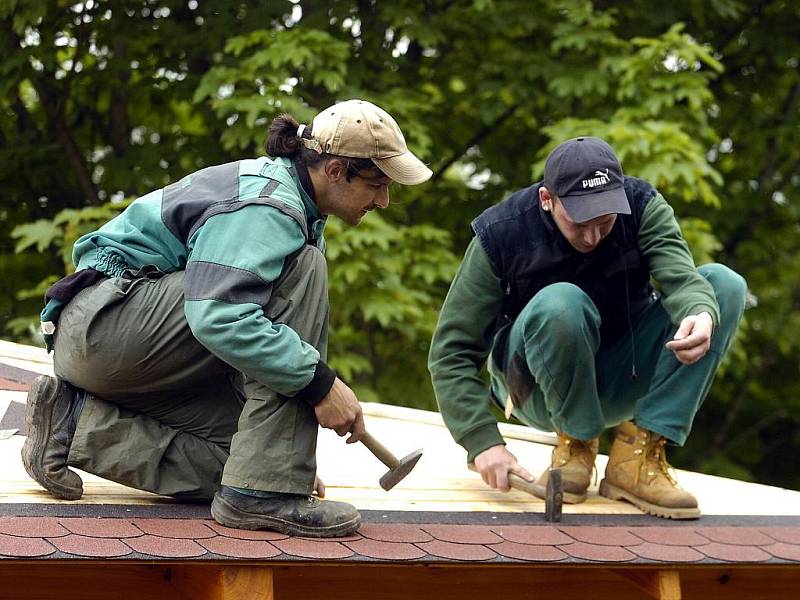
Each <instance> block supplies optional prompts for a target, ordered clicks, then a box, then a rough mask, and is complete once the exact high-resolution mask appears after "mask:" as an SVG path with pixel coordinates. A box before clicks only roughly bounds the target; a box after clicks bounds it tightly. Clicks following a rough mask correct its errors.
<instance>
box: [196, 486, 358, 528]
mask: <svg viewBox="0 0 800 600" xmlns="http://www.w3.org/2000/svg"><path fill="white" fill-rule="evenodd" d="M211 516H212V517H214V520H215V521H216V522H217V523H219V524H221V525H225V526H226V527H234V528H236V529H272V530H274V531H278V532H280V533H285V534H288V535H302V536H306V537H320V538H323V537H340V536H345V535H350V534H351V533H353V532H354V531H355V530H356V529H358V526H359V525H360V524H361V515H360V514H358V511H357V510H356V509H355V507H354V506H352V505H350V504H347V503H346V502H334V501H333V500H320V499H319V498H317V497H315V496H305V495H302V494H280V493H276V494H274V496H273V497H270V498H262V497H258V496H250V495H245V494H242V493H240V492H237V491H236V490H234V489H233V488H231V487H229V486H227V485H223V486H222V488H221V489H220V491H218V492H217V493H216V494H214V500H213V501H212V502H211Z"/></svg>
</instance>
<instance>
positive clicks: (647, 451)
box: [600, 421, 700, 519]
mask: <svg viewBox="0 0 800 600" xmlns="http://www.w3.org/2000/svg"><path fill="white" fill-rule="evenodd" d="M666 441H667V440H666V438H664V437H662V436H660V435H658V434H656V433H653V432H652V431H648V430H647V429H643V428H641V427H637V426H636V425H634V424H633V423H631V422H630V421H625V422H624V423H622V424H621V425H620V426H619V427H618V428H617V435H616V438H615V439H614V443H613V444H612V446H611V452H609V454H608V465H607V466H606V475H605V478H604V479H603V481H601V482H600V494H601V495H603V496H605V497H606V498H611V499H612V500H627V501H628V502H630V503H631V504H633V505H635V506H637V507H638V508H640V509H641V510H643V511H644V512H646V513H648V514H651V515H655V516H657V517H664V518H666V519H696V518H698V517H699V516H700V509H699V508H698V507H697V499H696V498H695V497H694V496H692V495H691V494H690V493H689V492H687V491H686V490H682V489H681V488H680V487H678V482H677V481H675V478H674V477H672V475H671V474H670V469H671V468H672V467H670V465H669V463H668V462H667V455H666V450H665V449H664V444H665V443H666Z"/></svg>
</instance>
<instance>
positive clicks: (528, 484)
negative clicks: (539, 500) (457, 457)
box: [468, 463, 536, 496]
mask: <svg viewBox="0 0 800 600" xmlns="http://www.w3.org/2000/svg"><path fill="white" fill-rule="evenodd" d="M468 466H469V470H470V471H475V472H476V473H479V472H480V471H478V467H476V466H475V463H469V465H468ZM534 483H536V482H535V481H528V480H526V479H523V478H522V477H520V476H519V475H515V474H514V473H509V474H508V485H510V486H511V487H512V488H513V489H515V490H519V491H520V492H525V493H526V494H531V495H532V496H535V495H536V494H534V493H533V484H534Z"/></svg>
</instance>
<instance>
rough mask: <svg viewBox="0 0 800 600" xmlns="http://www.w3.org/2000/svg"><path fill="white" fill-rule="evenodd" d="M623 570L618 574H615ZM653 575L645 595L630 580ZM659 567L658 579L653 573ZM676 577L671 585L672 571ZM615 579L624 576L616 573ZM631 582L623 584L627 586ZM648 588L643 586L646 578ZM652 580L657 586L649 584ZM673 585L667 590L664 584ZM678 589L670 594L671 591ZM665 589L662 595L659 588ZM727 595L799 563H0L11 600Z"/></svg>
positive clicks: (776, 589) (751, 594) (779, 577)
mask: <svg viewBox="0 0 800 600" xmlns="http://www.w3.org/2000/svg"><path fill="white" fill-rule="evenodd" d="M623 572H624V574H623ZM631 572H636V574H635V575H634V579H641V577H639V574H640V573H641V574H645V575H647V574H648V573H650V574H653V573H655V574H656V576H655V577H652V576H651V583H652V582H655V583H653V584H652V585H651V588H650V591H652V590H654V589H655V590H657V593H659V594H661V595H660V596H656V595H654V594H653V593H650V592H649V591H648V592H645V591H644V590H643V589H642V587H641V586H639V585H634V584H633V583H632V582H633V580H632V579H631V577H630V576H629V575H630V573H631ZM659 572H661V573H666V575H660V576H659V575H657V574H658V573H659ZM670 572H674V573H675V574H677V573H680V578H679V583H680V589H676V587H675V586H674V583H675V581H676V578H675V575H670V574H669V573H670ZM623 578H624V579H623ZM629 582H631V583H629ZM648 585H649V584H648ZM653 586H658V587H653ZM670 586H672V587H670ZM676 591H677V592H678V593H680V594H681V595H676V593H675V592H676ZM670 593H671V594H672V595H671V596H670V595H668V594H670ZM112 597H113V598H114V600H142V599H143V598H147V599H149V600H190V599H191V600H245V599H247V600H249V599H251V598H253V599H257V600H273V599H274V600H309V599H310V598H324V599H325V600H373V599H374V598H381V600H401V599H402V600H406V599H407V598H436V599H437V600H486V599H487V598H542V597H544V598H558V599H559V600H573V599H574V600H586V598H587V597H590V598H592V600H650V599H651V598H662V599H666V598H682V599H683V600H694V599H697V600H701V599H702V600H706V599H707V598H725V599H726V600H728V599H731V600H737V599H742V600H744V599H751V598H764V597H770V598H800V566H799V565H797V564H793V565H725V566H720V565H680V566H676V565H664V567H663V568H659V567H658V566H655V565H641V566H635V565H630V566H628V567H627V568H621V569H620V568H614V569H609V568H608V567H607V566H605V565H599V564H593V565H587V564H568V563H565V564H562V565H560V566H554V565H553V564H547V565H536V564H528V565H504V564H502V563H486V564H461V565H454V564H431V563H428V564H374V563H373V564H365V563H354V562H342V563H316V562H308V563H285V562H280V563H272V564H268V563H262V564H258V563H255V564H254V563H249V564H248V563H244V562H242V563H239V562H234V563H232V562H214V563H211V562H199V561H197V562H195V561H189V562H185V561H184V562H173V563H163V564H152V563H142V562H127V563H122V562H118V561H94V560H69V561H62V560H38V561H17V560H13V559H2V560H0V599H5V598H9V599H12V598H13V599H14V600H49V599H50V598H59V600H107V599H108V598H112Z"/></svg>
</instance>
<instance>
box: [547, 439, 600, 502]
mask: <svg viewBox="0 0 800 600" xmlns="http://www.w3.org/2000/svg"><path fill="white" fill-rule="evenodd" d="M597 443H598V440H597V438H594V439H592V440H585V441H584V440H576V439H575V438H572V437H569V436H568V435H565V434H563V433H559V434H558V442H557V443H556V447H555V448H553V454H552V457H551V459H550V467H549V468H548V469H546V470H545V472H544V473H542V475H541V477H539V479H537V480H536V483H535V484H533V493H534V494H535V495H536V496H537V497H538V498H542V499H546V497H547V480H548V479H549V478H550V469H561V482H562V484H563V486H564V496H563V498H564V502H566V503H568V504H578V503H579V502H583V501H584V500H586V490H587V488H588V487H589V483H590V482H591V479H592V472H593V471H594V459H595V458H597Z"/></svg>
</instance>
